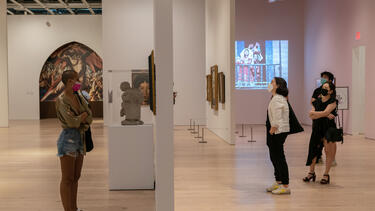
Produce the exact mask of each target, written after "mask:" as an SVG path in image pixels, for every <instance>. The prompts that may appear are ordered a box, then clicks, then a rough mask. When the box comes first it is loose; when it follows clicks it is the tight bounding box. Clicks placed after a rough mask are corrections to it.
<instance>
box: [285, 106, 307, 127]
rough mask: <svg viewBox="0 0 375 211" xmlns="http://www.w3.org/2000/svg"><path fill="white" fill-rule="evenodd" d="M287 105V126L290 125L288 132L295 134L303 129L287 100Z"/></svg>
mask: <svg viewBox="0 0 375 211" xmlns="http://www.w3.org/2000/svg"><path fill="white" fill-rule="evenodd" d="M288 106H289V127H290V131H289V133H288V134H296V133H301V132H303V131H304V129H303V127H302V126H301V124H300V123H299V121H298V119H297V116H296V114H295V113H294V111H293V108H292V106H291V105H290V103H289V101H288Z"/></svg>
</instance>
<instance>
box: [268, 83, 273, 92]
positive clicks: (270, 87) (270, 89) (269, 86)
mask: <svg viewBox="0 0 375 211" xmlns="http://www.w3.org/2000/svg"><path fill="white" fill-rule="evenodd" d="M272 90H273V85H272V84H269V85H268V92H272Z"/></svg>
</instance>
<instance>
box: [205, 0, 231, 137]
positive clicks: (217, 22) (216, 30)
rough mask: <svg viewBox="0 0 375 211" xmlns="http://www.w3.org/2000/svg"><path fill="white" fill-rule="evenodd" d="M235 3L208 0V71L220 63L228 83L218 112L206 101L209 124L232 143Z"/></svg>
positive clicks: (229, 0)
mask: <svg viewBox="0 0 375 211" xmlns="http://www.w3.org/2000/svg"><path fill="white" fill-rule="evenodd" d="M234 6H235V5H234V0H206V74H209V73H210V67H211V66H213V65H218V66H219V72H224V74H225V84H226V87H225V88H226V90H225V95H226V102H225V104H221V103H220V104H219V110H218V111H214V110H213V109H211V106H210V104H209V103H208V102H207V103H206V115H207V127H208V128H209V129H210V130H211V131H213V132H214V133H215V134H216V135H218V136H219V137H221V138H222V139H224V140H225V141H226V142H228V143H230V144H234V115H233V110H232V109H233V107H232V106H233V98H232V97H233V95H232V94H233V89H234V21H235V20H234V19H235V18H234V17H235V16H234V15H235V14H234V12H235V8H234Z"/></svg>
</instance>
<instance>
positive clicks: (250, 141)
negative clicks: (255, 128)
mask: <svg viewBox="0 0 375 211" xmlns="http://www.w3.org/2000/svg"><path fill="white" fill-rule="evenodd" d="M247 142H249V143H254V142H257V141H255V140H248V141H247Z"/></svg>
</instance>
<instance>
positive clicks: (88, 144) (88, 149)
mask: <svg viewBox="0 0 375 211" xmlns="http://www.w3.org/2000/svg"><path fill="white" fill-rule="evenodd" d="M77 97H78V99H79V102H80V103H81V104H82V101H81V96H80V95H79V94H78V92H77ZM86 102H87V101H86ZM82 105H83V104H82ZM87 105H88V107H89V108H90V104H89V103H88V102H87ZM85 144H86V152H91V151H92V150H93V149H94V142H93V141H92V134H91V127H90V126H89V129H87V130H86V131H85Z"/></svg>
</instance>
